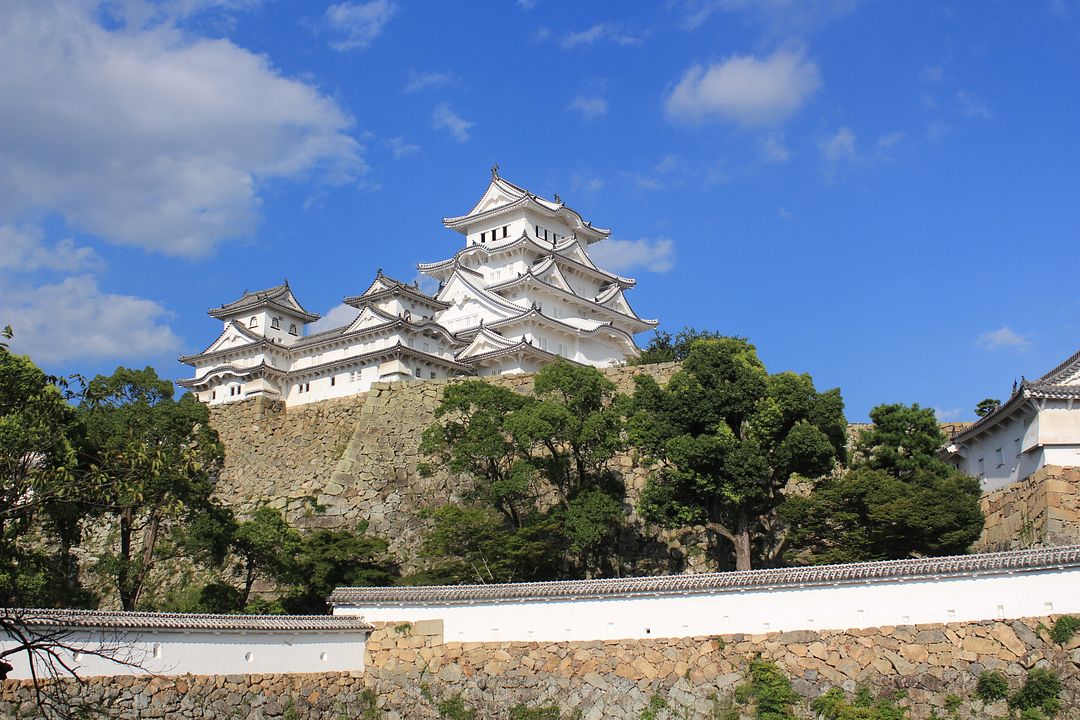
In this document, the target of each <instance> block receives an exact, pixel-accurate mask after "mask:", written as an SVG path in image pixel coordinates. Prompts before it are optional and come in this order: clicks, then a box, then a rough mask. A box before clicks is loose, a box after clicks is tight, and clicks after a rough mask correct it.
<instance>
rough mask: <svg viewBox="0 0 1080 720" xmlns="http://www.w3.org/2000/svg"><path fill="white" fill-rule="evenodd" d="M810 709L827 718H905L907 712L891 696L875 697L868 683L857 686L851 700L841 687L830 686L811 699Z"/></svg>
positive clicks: (888, 719) (877, 719)
mask: <svg viewBox="0 0 1080 720" xmlns="http://www.w3.org/2000/svg"><path fill="white" fill-rule="evenodd" d="M810 709H811V710H813V711H814V712H816V713H818V714H819V715H821V716H822V717H824V718H826V719H827V720H904V717H905V716H906V712H907V711H906V710H904V708H902V707H900V706H899V705H897V704H896V701H895V700H894V699H893V698H891V697H880V698H876V697H874V694H873V692H872V691H871V690H870V688H869V687H868V686H866V685H860V686H859V687H858V688H856V690H855V696H854V697H853V698H852V699H851V700H850V701H849V700H848V697H847V694H846V693H845V692H844V691H843V690H842V689H841V688H838V687H834V688H830V689H829V690H828V692H826V693H825V694H823V695H820V696H819V697H817V698H815V699H814V700H813V701H811V703H810Z"/></svg>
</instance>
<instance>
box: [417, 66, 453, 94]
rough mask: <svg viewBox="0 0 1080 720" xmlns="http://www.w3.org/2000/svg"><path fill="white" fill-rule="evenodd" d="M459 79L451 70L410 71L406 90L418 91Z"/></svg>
mask: <svg viewBox="0 0 1080 720" xmlns="http://www.w3.org/2000/svg"><path fill="white" fill-rule="evenodd" d="M455 80H457V78H456V77H455V76H454V74H453V73H451V72H417V71H415V70H410V71H409V80H408V82H406V83H405V92H407V93H411V92H418V91H420V90H426V89H428V88H433V87H442V86H443V85H449V84H450V83H452V82H454V81H455Z"/></svg>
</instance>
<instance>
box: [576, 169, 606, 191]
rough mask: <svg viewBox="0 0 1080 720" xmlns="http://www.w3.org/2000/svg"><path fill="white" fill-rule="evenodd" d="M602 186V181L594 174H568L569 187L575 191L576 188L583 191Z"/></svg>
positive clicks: (595, 189)
mask: <svg viewBox="0 0 1080 720" xmlns="http://www.w3.org/2000/svg"><path fill="white" fill-rule="evenodd" d="M603 187H604V181H603V180H602V179H601V178H598V177H596V176H595V175H589V174H587V173H574V174H573V175H571V176H570V189H571V190H574V191H575V192H576V191H578V190H581V191H584V192H596V191H597V190H602V189H603Z"/></svg>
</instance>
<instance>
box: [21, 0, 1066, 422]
mask: <svg viewBox="0 0 1080 720" xmlns="http://www.w3.org/2000/svg"><path fill="white" fill-rule="evenodd" d="M1078 80H1080V3H1077V2H1075V1H1074V0H1073V1H1066V0H1060V1H1047V2H1043V1H1041V0H1032V1H1030V2H978V3H976V2H956V3H939V2H905V3H897V2H859V1H857V0H760V1H757V2H754V1H751V0H691V1H689V2H677V1H675V0H672V1H670V2H667V3H651V2H649V3H646V2H641V3H629V2H600V3H591V4H585V3H578V2H558V1H556V0H530V1H525V0H521V1H519V2H513V1H512V0H505V1H504V2H494V1H490V2H470V3H451V2H445V3H443V2H416V1H415V0H412V1H410V0H367V1H364V0H358V1H356V2H341V3H327V4H322V3H316V2H305V3H297V2H286V1H285V0H276V1H275V0H261V1H260V0H216V1H215V0H173V1H172V2H162V3H146V2H142V1H141V0H130V1H127V2H120V1H117V2H107V3H94V2H89V1H87V2H64V3H53V2H49V1H48V0H45V1H39V0H32V1H31V0H27V1H25V2H23V1H20V0H15V1H14V2H7V3H4V4H3V5H2V6H0V107H2V108H3V109H4V110H3V116H4V119H3V120H2V124H0V251H2V252H0V324H6V323H11V324H13V325H14V326H15V332H16V339H15V343H14V348H15V349H16V350H18V351H20V352H27V353H29V354H30V355H31V356H32V357H34V358H35V360H37V361H38V362H39V364H41V365H42V366H44V367H46V368H48V369H49V370H51V371H53V372H59V373H69V372H81V373H84V374H94V373H97V372H109V371H111V370H112V369H113V368H114V367H115V366H116V365H118V364H126V365H134V366H142V365H146V364H152V365H153V366H154V367H156V368H157V369H158V371H159V372H160V373H161V374H162V375H164V376H166V377H170V378H178V377H183V376H185V375H186V374H187V372H188V368H187V367H186V366H182V365H180V364H179V363H177V362H176V360H175V358H176V356H177V355H179V354H180V353H182V352H191V351H197V350H200V349H202V348H203V347H205V346H206V345H207V344H208V343H209V342H210V341H211V340H212V339H213V338H214V337H215V336H216V334H217V332H218V329H219V328H218V325H217V322H216V321H213V320H211V319H210V318H208V317H207V316H206V314H205V313H206V309H207V308H208V307H211V306H214V305H218V304H220V303H223V302H226V301H229V300H232V299H234V298H235V297H236V296H237V295H239V293H240V292H241V291H243V290H244V289H245V288H248V289H255V288H259V287H263V286H269V285H274V284H276V283H278V282H280V281H281V279H282V278H288V280H289V282H290V283H291V284H292V286H293V288H294V290H295V291H296V292H297V294H298V296H299V297H300V300H301V301H302V302H303V303H304V304H305V305H306V306H307V307H308V309H310V310H313V311H316V312H320V313H327V312H329V311H335V308H337V307H338V305H339V303H340V300H341V298H342V297H343V296H345V295H349V294H354V293H356V292H359V291H362V290H363V288H364V287H366V286H367V284H368V283H369V282H370V280H371V277H372V275H373V274H374V272H375V270H376V269H377V268H380V267H381V268H382V269H383V270H384V271H385V272H386V273H387V274H390V275H392V276H395V277H399V278H402V279H406V280H411V279H413V278H414V277H415V275H416V272H415V268H414V265H415V263H416V262H420V261H432V260H437V259H442V258H444V257H448V256H449V255H451V254H452V253H453V252H454V251H455V250H456V249H457V248H458V247H460V245H461V237H460V236H459V235H457V234H456V233H454V232H451V231H449V230H446V229H444V228H443V227H442V225H441V223H440V220H441V218H442V217H443V216H446V215H456V214H459V213H462V212H464V211H466V210H467V209H468V208H469V207H470V206H471V205H472V203H473V202H474V201H475V200H476V198H477V197H478V196H479V194H480V193H481V192H482V191H483V189H484V187H485V185H486V182H487V179H488V171H489V168H490V167H491V165H492V164H493V163H496V162H497V163H498V164H499V166H500V168H501V172H502V174H503V176H504V177H507V178H508V179H510V180H512V181H514V182H516V183H518V184H522V185H524V186H526V187H528V188H530V189H531V190H533V191H534V192H537V193H540V194H542V195H545V196H547V197H551V196H552V195H553V194H554V193H559V194H560V195H561V197H562V198H563V199H564V200H565V201H566V202H567V203H568V204H569V205H570V206H571V207H574V208H575V209H577V210H579V211H580V212H582V213H583V214H584V215H585V216H586V217H588V218H589V219H591V220H592V221H593V222H595V223H596V224H597V225H600V226H603V227H611V228H612V229H613V230H614V232H613V235H612V238H613V241H609V244H610V247H608V248H605V249H601V250H599V251H598V252H599V254H600V255H601V256H602V258H603V260H604V261H605V262H606V263H607V264H608V265H609V266H610V267H612V268H613V269H615V270H617V271H619V272H621V273H623V274H630V275H634V276H636V277H637V278H638V280H639V285H638V288H637V289H635V290H634V291H633V293H632V294H631V301H632V302H633V304H634V305H635V308H636V309H637V310H638V312H639V314H641V315H642V316H644V317H656V318H659V319H660V320H661V321H662V326H661V327H662V328H664V329H666V330H670V331H676V330H678V329H679V328H681V327H683V326H694V327H697V328H707V329H712V330H719V331H722V332H724V333H728V334H737V335H742V336H746V337H749V338H750V339H751V340H752V341H753V342H754V343H755V344H756V345H757V346H758V349H759V352H760V354H761V356H762V358H763V359H764V360H765V362H766V363H767V365H768V366H769V368H770V370H773V371H779V370H788V369H790V370H796V371H799V372H809V373H811V374H812V375H813V376H814V379H815V381H816V382H817V384H818V386H819V387H832V386H840V387H841V389H842V390H843V393H844V397H845V399H846V401H847V405H848V417H849V419H851V420H862V419H865V418H866V415H867V412H868V410H869V408H870V407H872V406H873V405H875V404H878V403H881V402H918V403H920V404H923V405H926V406H932V407H935V408H937V409H938V411H939V414H940V416H941V417H942V418H943V419H965V418H970V417H972V416H973V413H972V409H973V408H974V406H975V404H976V403H977V402H978V401H979V400H980V399H982V398H984V397H986V396H997V397H1003V396H1005V395H1007V394H1008V391H1009V388H1010V386H1011V383H1012V380H1013V379H1014V378H1018V377H1019V376H1020V375H1022V374H1025V375H1027V376H1028V377H1029V378H1031V377H1035V376H1038V375H1039V374H1041V373H1043V372H1045V371H1047V370H1049V369H1050V368H1051V367H1053V366H1054V365H1056V364H1057V363H1058V362H1059V361H1061V360H1062V359H1064V358H1065V357H1066V356H1068V355H1070V354H1071V353H1073V352H1075V351H1076V350H1077V349H1080V292H1078V290H1077V283H1076V280H1075V271H1076V268H1077V267H1078V264H1077V263H1078V261H1080V238H1078V231H1080V132H1078V128H1080V82H1078ZM332 317H340V309H338V310H336V311H335V315H333V316H332ZM647 341H648V334H643V335H641V336H639V343H640V344H644V343H645V342H647Z"/></svg>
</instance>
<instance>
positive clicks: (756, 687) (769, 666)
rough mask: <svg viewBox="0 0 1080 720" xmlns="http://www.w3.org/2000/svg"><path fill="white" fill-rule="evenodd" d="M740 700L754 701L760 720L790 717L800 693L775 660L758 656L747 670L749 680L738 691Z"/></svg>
mask: <svg viewBox="0 0 1080 720" xmlns="http://www.w3.org/2000/svg"><path fill="white" fill-rule="evenodd" d="M735 699H736V700H738V701H739V702H740V703H746V702H752V703H753V705H754V717H755V718H757V720H791V718H793V717H794V715H793V714H792V711H791V708H792V706H793V705H794V704H795V703H796V702H798V701H799V699H800V698H799V695H798V693H796V692H795V691H794V690H792V688H791V680H790V679H789V678H788V676H787V675H785V674H784V672H783V671H782V670H781V669H780V668H779V667H778V666H777V665H776V663H774V662H771V661H768V660H762V659H761V657H760V656H759V657H755V658H753V659H752V660H751V661H750V664H749V665H748V666H747V669H746V682H744V683H743V684H742V685H740V686H739V687H738V688H736V690H735Z"/></svg>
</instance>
